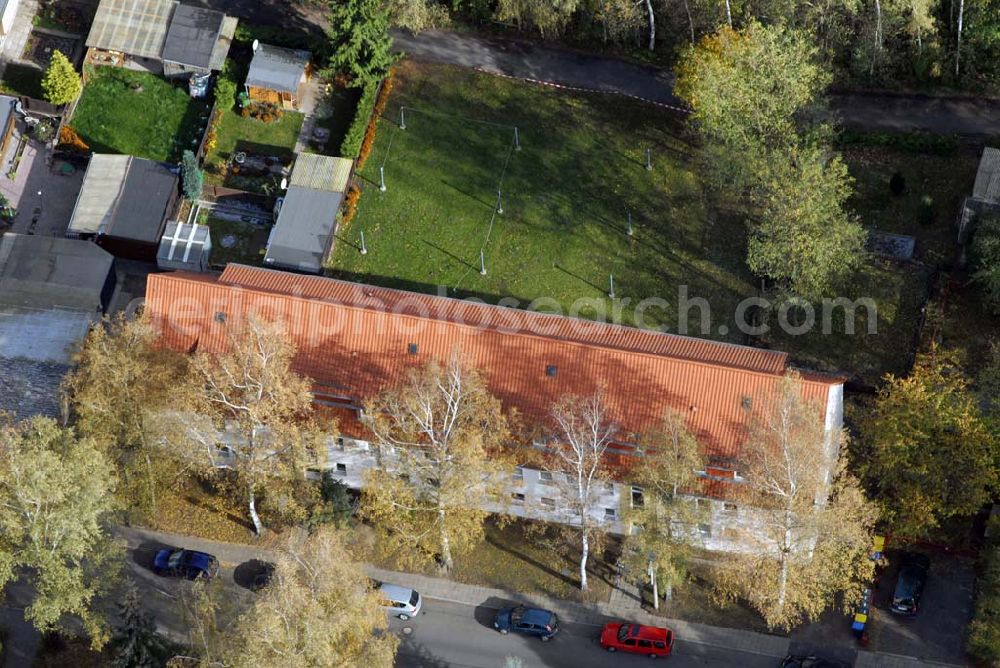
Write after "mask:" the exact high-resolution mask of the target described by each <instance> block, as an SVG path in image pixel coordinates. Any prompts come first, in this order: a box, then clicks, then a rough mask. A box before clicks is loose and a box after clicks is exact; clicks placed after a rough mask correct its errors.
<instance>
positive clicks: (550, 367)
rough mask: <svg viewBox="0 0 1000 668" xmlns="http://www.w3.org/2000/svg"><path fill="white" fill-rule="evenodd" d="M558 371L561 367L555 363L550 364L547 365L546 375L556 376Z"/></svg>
mask: <svg viewBox="0 0 1000 668" xmlns="http://www.w3.org/2000/svg"><path fill="white" fill-rule="evenodd" d="M558 372H559V369H558V368H557V367H556V365H555V364H550V365H548V366H547V367H545V375H546V376H548V377H549V378H555V377H556V374H557V373H558Z"/></svg>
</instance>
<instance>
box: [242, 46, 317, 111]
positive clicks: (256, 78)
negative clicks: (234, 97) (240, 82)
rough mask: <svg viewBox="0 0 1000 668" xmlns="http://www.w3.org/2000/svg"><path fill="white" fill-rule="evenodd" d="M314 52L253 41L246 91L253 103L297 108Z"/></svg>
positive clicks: (307, 78)
mask: <svg viewBox="0 0 1000 668" xmlns="http://www.w3.org/2000/svg"><path fill="white" fill-rule="evenodd" d="M311 58H312V54H310V53H309V52H308V51H302V50H299V49H285V48H282V47H278V46H270V45H268V44H260V43H258V42H254V53H253V60H251V61H250V70H249V71H248V72H247V78H246V91H247V96H248V97H249V98H250V100H251V101H252V102H267V103H271V104H277V105H280V106H281V107H282V108H284V109H297V108H298V106H299V100H300V99H302V96H303V94H304V92H305V86H306V83H307V82H308V81H309V74H310V71H309V60H310V59H311Z"/></svg>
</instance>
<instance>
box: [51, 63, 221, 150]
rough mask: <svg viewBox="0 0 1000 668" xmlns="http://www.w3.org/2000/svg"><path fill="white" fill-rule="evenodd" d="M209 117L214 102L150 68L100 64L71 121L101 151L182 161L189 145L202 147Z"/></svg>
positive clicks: (81, 134)
mask: <svg viewBox="0 0 1000 668" xmlns="http://www.w3.org/2000/svg"><path fill="white" fill-rule="evenodd" d="M134 85H139V86H141V90H138V91H137V90H135V89H133V86H134ZM207 122H208V105H207V104H206V102H205V101H203V100H194V99H192V98H191V97H190V96H189V95H188V93H187V90H186V89H185V88H183V87H178V86H174V85H172V84H170V83H169V82H167V81H166V80H164V79H161V78H160V77H157V76H154V75H152V74H148V73H145V72H133V71H131V70H125V69H121V68H116V67H100V68H97V69H96V71H95V72H94V74H93V76H92V77H91V79H90V81H89V82H88V83H87V86H86V87H85V88H84V90H83V96H82V98H81V99H80V104H79V105H78V106H77V108H76V113H74V114H73V118H72V119H71V121H70V125H71V126H72V127H73V129H75V130H76V131H77V132H78V133H79V134H80V137H82V138H83V140H84V141H86V142H87V143H88V144H89V145H90V147H91V148H92V149H93V150H94V151H96V152H101V153H127V154H130V155H136V156H139V157H143V158H149V159H151V160H163V161H168V162H179V161H180V159H181V154H182V153H183V151H184V150H185V149H190V150H192V151H193V150H197V148H198V143H199V142H200V141H201V137H202V133H203V132H204V128H205V125H206V124H207Z"/></svg>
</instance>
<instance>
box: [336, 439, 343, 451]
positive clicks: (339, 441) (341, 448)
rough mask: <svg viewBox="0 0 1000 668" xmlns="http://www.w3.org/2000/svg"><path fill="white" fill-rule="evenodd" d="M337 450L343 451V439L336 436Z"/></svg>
mask: <svg viewBox="0 0 1000 668" xmlns="http://www.w3.org/2000/svg"><path fill="white" fill-rule="evenodd" d="M337 449H338V450H343V449H344V437H343V436H338V437H337Z"/></svg>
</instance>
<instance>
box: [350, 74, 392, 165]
mask: <svg viewBox="0 0 1000 668" xmlns="http://www.w3.org/2000/svg"><path fill="white" fill-rule="evenodd" d="M392 81H393V73H392V71H391V70H390V72H389V76H387V77H386V78H385V81H383V82H382V89H381V90H380V91H379V94H378V99H377V100H375V107H374V109H373V110H372V115H371V118H369V119H368V127H366V128H365V138H364V139H363V140H362V141H361V148H360V150H359V151H358V169H361V168H362V167H364V165H365V162H366V161H367V160H368V154H369V153H371V152H372V145H373V144H374V143H375V133H376V132H377V131H378V119H379V118H381V117H382V112H384V111H385V105H386V104H387V103H388V102H389V93H391V92H392Z"/></svg>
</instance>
